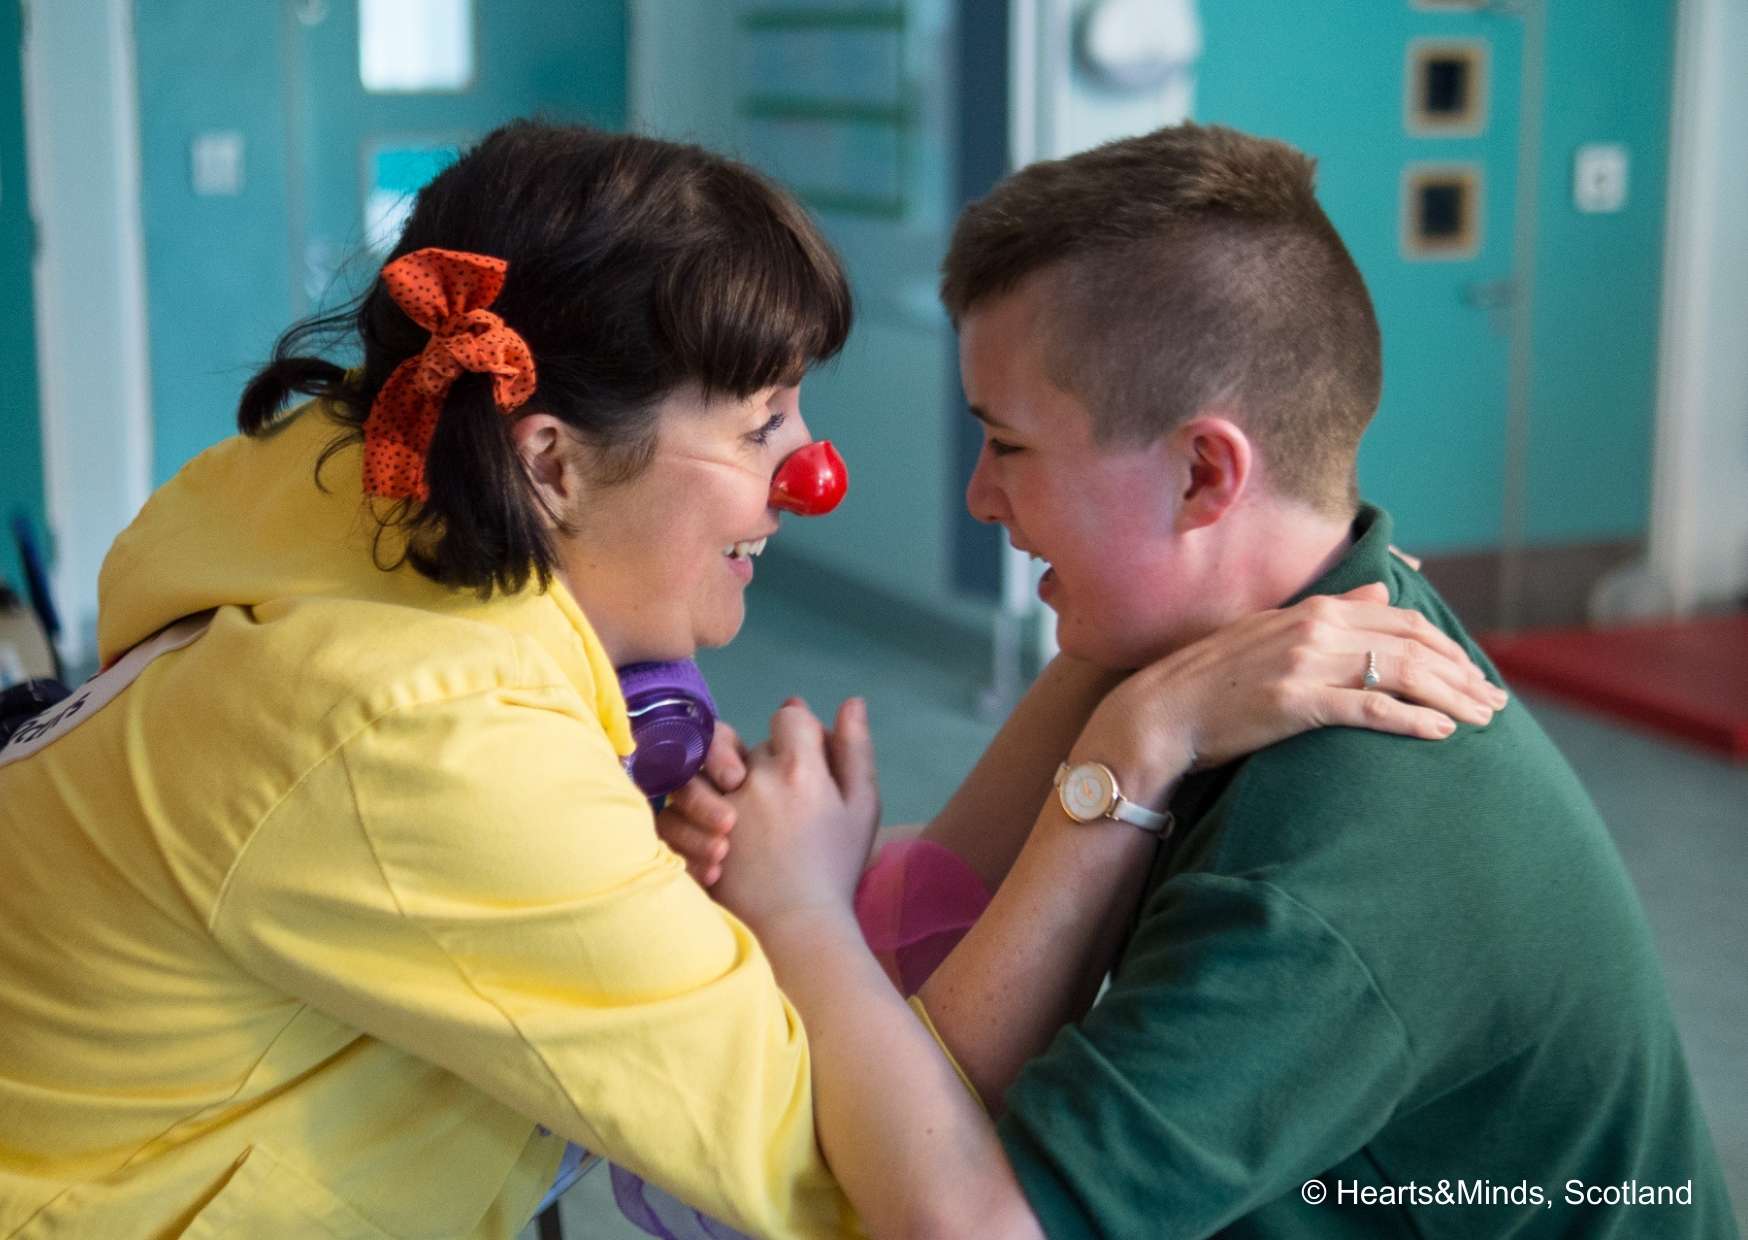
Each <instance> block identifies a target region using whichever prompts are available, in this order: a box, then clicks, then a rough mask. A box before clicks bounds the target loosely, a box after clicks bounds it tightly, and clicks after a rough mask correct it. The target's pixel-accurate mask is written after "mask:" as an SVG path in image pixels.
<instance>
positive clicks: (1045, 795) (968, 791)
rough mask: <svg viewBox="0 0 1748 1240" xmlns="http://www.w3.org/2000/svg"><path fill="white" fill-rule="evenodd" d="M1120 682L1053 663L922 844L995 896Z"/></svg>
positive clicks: (1065, 661) (1100, 672) (1076, 663)
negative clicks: (1060, 771)
mask: <svg viewBox="0 0 1748 1240" xmlns="http://www.w3.org/2000/svg"><path fill="white" fill-rule="evenodd" d="M1122 678H1123V674H1122V673H1119V672H1111V671H1107V670H1106V669H1104V668H1100V667H1095V666H1094V665H1092V664H1090V663H1087V662H1085V661H1083V660H1080V659H1073V658H1070V657H1068V656H1066V655H1058V656H1057V657H1056V658H1054V659H1052V660H1051V661H1050V664H1049V666H1047V667H1046V668H1045V669H1044V670H1043V672H1041V673H1040V674H1039V676H1038V679H1037V680H1036V681H1035V682H1033V684H1032V687H1031V688H1030V689H1029V690H1027V692H1026V695H1025V696H1024V697H1023V698H1021V699H1020V702H1019V705H1018V706H1016V707H1015V708H1014V712H1013V714H1012V715H1010V716H1009V717H1008V720H1007V722H1006V723H1004V724H1003V725H1002V728H1001V731H999V732H997V733H996V736H995V739H994V740H993V741H991V742H990V744H989V748H988V749H986V750H985V751H984V754H983V757H982V758H981V759H979V760H978V763H977V765H976V766H975V767H973V768H972V769H971V773H970V774H969V775H967V776H966V777H965V782H964V783H963V784H961V785H960V786H959V790H958V791H957V792H956V793H954V794H953V798H952V800H950V801H948V802H947V804H946V805H945V806H944V807H943V808H942V809H941V812H940V813H938V814H936V815H935V817H934V819H933V820H932V821H931V822H930V823H929V824H928V825H927V826H926V827H925V828H923V831H922V833H921V834H922V837H923V838H924V839H927V840H932V841H933V842H935V843H937V844H940V845H942V846H943V847H945V848H949V849H951V850H952V851H954V852H955V853H957V854H959V856H960V857H962V858H963V859H964V860H965V862H966V864H968V865H970V866H971V868H972V869H973V870H975V871H976V872H977V874H978V876H979V877H980V878H982V879H983V881H984V883H985V884H986V885H987V886H988V887H989V888H990V890H992V891H993V890H995V889H996V888H998V887H1000V886H1001V883H1002V880H1003V879H1005V878H1006V877H1007V874H1008V870H1009V869H1010V868H1011V867H1012V865H1013V863H1014V858H1015V857H1017V856H1019V853H1020V849H1021V847H1023V846H1024V844H1025V842H1026V834H1027V832H1028V831H1030V830H1031V826H1032V822H1033V820H1034V819H1035V818H1036V817H1037V815H1038V811H1039V808H1040V807H1041V806H1043V805H1044V804H1045V802H1046V801H1047V800H1048V799H1049V797H1050V796H1051V795H1052V787H1051V780H1052V778H1053V777H1054V776H1055V774H1056V767H1057V764H1058V763H1060V762H1061V761H1062V759H1063V758H1064V756H1066V755H1067V753H1068V750H1069V747H1070V746H1071V745H1073V744H1074V739H1075V737H1077V736H1079V735H1080V730H1081V728H1082V727H1084V726H1085V724H1086V721H1087V717H1088V716H1090V715H1091V714H1092V712H1093V708H1094V707H1095V706H1097V705H1098V704H1099V703H1100V702H1101V701H1103V700H1104V696H1105V694H1107V693H1109V692H1110V691H1111V689H1112V688H1113V687H1114V686H1115V685H1116V684H1117V683H1118V682H1119V681H1120V680H1122Z"/></svg>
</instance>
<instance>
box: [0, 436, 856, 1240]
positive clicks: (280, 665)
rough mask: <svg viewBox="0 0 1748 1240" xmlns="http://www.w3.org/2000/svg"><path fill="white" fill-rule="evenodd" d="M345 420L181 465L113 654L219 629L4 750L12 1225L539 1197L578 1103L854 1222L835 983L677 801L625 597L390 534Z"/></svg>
mask: <svg viewBox="0 0 1748 1240" xmlns="http://www.w3.org/2000/svg"><path fill="white" fill-rule="evenodd" d="M334 433H335V425H334V423H333V422H332V421H331V420H330V419H328V418H327V417H326V416H325V415H324V414H323V412H322V411H321V409H320V408H319V406H317V407H307V408H306V409H305V410H304V411H303V412H302V413H301V415H300V416H297V417H296V418H295V419H294V420H292V421H291V422H289V424H288V425H286V426H285V427H284V429H282V430H280V431H279V432H278V433H276V434H274V435H273V436H272V437H270V438H268V439H264V440H242V439H234V440H230V441H228V442H226V443H223V444H220V445H219V446H218V447H215V448H213V449H212V450H210V451H208V452H206V453H204V454H203V455H202V456H200V457H199V458H198V459H197V460H195V461H194V462H192V463H191V464H190V465H189V466H188V467H187V468H185V469H184V470H183V471H182V472H181V473H180V474H178V475H177V477H176V478H175V479H173V480H172V481H171V482H170V483H169V484H168V485H166V486H165V487H164V488H163V489H162V490H160V491H159V492H158V493H157V494H156V495H154V496H153V497H152V499H151V501H150V502H149V503H148V504H147V505H146V507H145V509H144V510H143V511H142V512H141V514H140V516H139V518H138V519H137V520H136V521H135V522H134V523H133V525H132V526H130V527H129V529H128V530H127V531H126V532H125V533H123V534H122V536H121V537H120V538H119V539H118V540H117V541H116V544H115V546H114V548H113V549H112V550H111V552H110V554H109V558H108V559H107V561H106V562H105V564H104V568H103V578H102V592H101V599H102V607H101V621H100V639H101V646H102V653H103V656H104V658H105V659H106V660H108V659H112V658H114V657H115V656H116V655H118V654H119V653H121V652H123V651H125V650H127V649H128V648H130V647H132V646H134V645H135V644H136V643H139V642H141V641H142V640H144V639H146V638H147V637H149V636H150V635H152V634H153V633H154V632H155V631H157V630H158V629H160V628H162V627H163V626H165V625H167V624H169V623H170V622H172V621H174V620H176V619H177V618H179V617H182V616H186V615H190V614H193V613H196V612H200V611H203V610H206V609H208V608H216V609H217V611H216V613H215V615H214V618H213V622H212V625H211V627H210V629H208V631H207V632H206V634H205V635H204V636H202V637H201V638H199V640H197V641H195V642H194V643H193V644H192V645H190V646H188V647H186V648H184V649H181V650H178V651H175V652H173V653H169V654H165V655H163V656H162V657H160V658H158V659H157V660H156V661H154V662H153V663H151V664H150V665H148V666H147V667H146V669H145V671H144V672H143V673H142V674H141V675H140V676H139V679H138V680H137V681H135V682H134V683H133V684H132V686H131V687H130V688H128V689H127V690H125V691H124V692H123V693H122V694H121V696H119V697H118V698H116V699H115V700H114V701H113V702H111V703H110V704H109V705H107V706H104V707H101V708H100V709H98V710H97V711H96V712H95V713H93V714H91V715H90V716H89V718H87V719H86V720H85V721H83V722H81V723H80V724H79V725H78V726H76V727H74V728H73V729H72V730H71V731H69V732H67V733H66V734H65V735H63V736H61V737H60V738H59V739H56V740H54V741H53V742H52V743H50V744H49V745H48V746H47V747H46V748H44V749H42V750H41V751H40V752H39V753H36V754H35V755H33V756H30V757H27V758H24V759H23V760H20V761H16V762H14V763H12V764H11V765H9V766H6V767H4V768H0V893H3V894H0V1236H6V1237H14V1236H16V1237H25V1236H31V1237H35V1236H91V1237H100V1238H101V1240H120V1238H123V1237H132V1236H178V1235H187V1236H215V1235H233V1234H234V1235H245V1236H261V1237H279V1236H303V1235H322V1236H358V1237H380V1236H385V1235H386V1236H407V1237H411V1236H430V1237H438V1236H444V1237H451V1236H455V1237H459V1236H510V1235H513V1234H514V1233H515V1232H516V1231H517V1229H518V1228H520V1227H521V1226H522V1225H523V1224H524V1223H525V1222H526V1221H527V1218H528V1216H529V1214H530V1212H531V1211H532V1209H533V1207H534V1204H535V1203H536V1202H537V1201H538V1200H539V1197H540V1195H541V1193H542V1192H543V1191H544V1190H545V1188H546V1187H547V1185H548V1182H549V1180H550V1178H551V1176H552V1174H553V1172H554V1171H555V1169H556V1168H557V1165H558V1161H559V1158H560V1155H561V1153H562V1148H563V1141H562V1140H561V1138H569V1139H571V1140H574V1141H577V1142H580V1143H581V1144H583V1145H585V1146H587V1147H588V1148H589V1149H591V1150H593V1151H595V1152H597V1153H600V1154H603V1155H605V1156H606V1157H608V1158H611V1159H613V1160H614V1161H616V1162H618V1163H620V1164H622V1165H623V1166H625V1167H628V1168H630V1169H631V1170H633V1171H636V1172H638V1173H639V1174H640V1175H643V1176H644V1177H646V1178H647V1179H649V1180H650V1181H652V1182H653V1183H656V1184H658V1185H660V1186H662V1187H663V1188H666V1189H668V1190H669V1191H671V1192H673V1193H674V1194H676V1195H677V1196H679V1197H681V1198H683V1199H685V1200H687V1201H689V1202H691V1203H692V1204H694V1205H696V1206H698V1207H699V1208H701V1209H703V1210H705V1211H707V1212H709V1213H711V1214H713V1215H715V1216H717V1217H719V1218H722V1219H724V1220H726V1221H728V1222H731V1223H733V1224H734V1225H736V1226H738V1227H740V1228H742V1229H743V1230H746V1231H749V1232H752V1233H755V1234H759V1235H772V1236H789V1235H794V1236H813V1235H839V1234H843V1233H845V1232H846V1231H851V1230H854V1229H855V1226H856V1224H855V1221H854V1219H853V1217H852V1216H851V1214H850V1211H849V1206H848V1204H847V1203H846V1201H845V1199H844V1198H843V1196H842V1194H841V1192H840V1190H839V1189H838V1188H837V1186H836V1185H835V1183H834V1182H833V1181H832V1179H831V1178H830V1175H829V1173H828V1172H827V1170H826V1168H825V1166H824V1163H823V1161H822V1159H821V1156H820V1153H819V1150H818V1147H817V1145H816V1143H815V1139H814V1130H813V1106H812V1096H811V1092H810V1084H809V1077H808V1050H807V1040H806V1037H805V1034H804V1033H803V1030H802V1028H801V1024H800V1021H799V1019H798V1018H797V1016H796V1014H795V1012H794V1010H793V1009H792V1008H791V1007H790V1006H789V1004H788V1002H787V1001H786V1000H785V999H784V997H783V996H782V994H781V993H780V992H779V991H778V989H777V986H776V983H775V981H774V979H773V978H772V975H771V970H770V967H769V965H768V963H767V961H766V960H765V957H764V955H763V954H762V953H761V951H760V949H759V945H758V943H757V942H756V941H755V940H754V939H753V937H752V935H751V934H750V933H749V932H748V931H747V929H746V928H745V927H744V926H743V925H742V924H741V923H740V922H739V921H737V920H736V919H735V918H734V917H732V916H731V915H729V914H728V913H726V912H725V911H723V910H722V909H721V908H719V907H718V906H716V905H715V904H713V903H712V902H711V901H710V900H709V899H708V898H707V897H706V896H705V894H704V893H703V892H702V891H701V890H700V889H699V888H698V887H697V886H696V885H695V884H694V883H692V882H691V880H690V879H688V878H687V876H686V873H685V870H684V868H683V866H682V864H681V862H680V861H679V859H678V858H677V857H675V856H674V855H673V854H672V853H671V852H669V851H668V850H667V849H666V848H665V847H664V846H663V845H662V844H661V843H660V842H659V841H658V840H657V838H656V836H655V834H654V831H653V827H652V822H651V817H650V813H649V809H648V807H647V805H646V804H645V802H644V801H643V800H642V798H641V797H640V796H639V794H638V792H637V790H636V788H635V787H634V786H633V785H632V784H631V782H630V780H629V779H628V778H627V777H626V776H625V774H624V772H623V770H622V767H621V765H620V758H621V756H622V755H624V754H625V753H627V752H628V751H629V750H630V748H631V740H630V732H629V727H628V723H627V719H626V715H625V705H624V701H623V699H622V698H621V696H620V693H619V687H618V682H617V679H616V677H615V675H614V672H613V669H612V667H611V666H609V664H608V662H607V659H606V655H605V652H604V651H603V650H602V648H601V645H600V643H599V641H598V640H597V638H596V636H595V634H594V632H593V631H592V630H591V628H590V626H589V623H588V621H587V619H586V618H585V617H584V616H583V615H582V613H581V612H580V611H579V610H578V608H577V606H576V604H575V602H574V600H573V599H572V598H571V597H570V596H569V595H568V594H567V593H566V592H565V590H564V589H563V588H562V587H559V586H557V585H556V584H555V585H554V586H553V588H552V589H550V590H549V591H548V592H546V593H544V594H540V593H536V592H534V591H533V590H530V591H528V592H526V593H523V594H520V595H517V596H515V597H504V596H501V595H500V596H498V597H497V598H495V599H493V600H492V601H490V602H481V601H480V600H479V599H478V598H477V597H475V596H473V595H472V594H469V593H466V592H461V593H457V592H452V591H446V590H444V589H442V588H440V587H438V586H436V585H434V584H432V583H431V582H429V581H427V580H426V579H424V578H423V577H421V576H419V575H418V574H417V573H415V572H413V571H412V570H411V569H410V568H402V569H399V570H397V571H393V572H385V571H383V570H381V569H379V568H378V567H377V566H376V564H375V562H374V561H373V536H374V534H375V530H376V527H375V524H374V523H373V522H372V521H371V520H370V519H369V517H368V514H367V513H366V512H365V511H364V509H363V507H362V505H361V501H360V498H359V496H360V490H359V453H358V450H357V448H356V447H351V448H348V449H346V450H344V451H342V452H341V453H339V454H338V455H336V456H334V457H333V458H332V459H330V460H329V461H328V462H327V464H326V465H325V466H324V468H323V472H322V483H323V485H324V486H325V488H326V489H325V491H324V490H323V489H320V488H318V487H317V485H316V483H315V479H314V469H315V464H316V459H317V457H318V456H319V455H320V453H321V450H322V448H323V447H324V446H325V445H326V444H327V443H328V441H329V440H330V439H331V438H332V437H333V435H334ZM391 550H392V547H390V546H387V545H385V546H384V547H383V548H382V549H381V550H380V551H378V552H377V553H376V554H378V555H380V554H382V553H383V552H387V551H391ZM536 1125H543V1126H544V1127H545V1128H546V1129H549V1130H551V1133H552V1134H555V1135H547V1134H546V1133H543V1132H539V1131H537V1128H536Z"/></svg>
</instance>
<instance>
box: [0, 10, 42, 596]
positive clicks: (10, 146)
mask: <svg viewBox="0 0 1748 1240" xmlns="http://www.w3.org/2000/svg"><path fill="white" fill-rule="evenodd" d="M23 27H24V23H23V19H22V14H21V12H20V9H19V5H18V3H17V0H7V2H6V3H0V376H3V377H4V381H5V387H4V396H3V397H0V579H3V580H5V581H8V582H10V583H11V584H12V586H13V588H14V589H15V590H18V591H19V593H20V594H22V593H23V590H24V574H23V571H22V569H21V567H20V565H19V563H18V556H17V553H16V551H15V549H14V547H13V545H12V535H11V530H10V526H11V520H12V516H13V514H14V513H15V512H20V511H22V512H24V513H25V514H26V515H27V516H28V517H29V519H30V521H31V524H32V525H34V526H35V527H36V530H37V533H38V537H41V536H42V531H43V530H44V529H45V528H46V527H47V514H46V507H45V500H44V491H43V472H42V468H43V461H42V421H41V415H40V413H39V411H38V409H37V389H36V317H35V313H34V306H35V302H36V297H35V293H34V292H33V288H32V284H31V273H30V266H31V258H32V255H33V251H34V249H35V244H36V242H35V227H34V225H33V224H32V223H31V217H30V199H29V196H28V195H27V194H26V192H25V184H26V181H25V161H24V80H23V72H22V68H23V57H22V54H21V51H22V40H23V35H24V28H23Z"/></svg>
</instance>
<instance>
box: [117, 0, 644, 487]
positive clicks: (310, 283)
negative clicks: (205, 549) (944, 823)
mask: <svg viewBox="0 0 1748 1240" xmlns="http://www.w3.org/2000/svg"><path fill="white" fill-rule="evenodd" d="M295 7H296V6H293V5H244V4H223V5H215V4H212V3H211V2H210V0H137V7H136V21H135V24H136V35H137V40H138V80H139V90H140V148H141V149H140V159H141V165H142V167H141V175H142V182H143V203H142V208H143V211H142V214H143V217H144V224H145V233H146V278H147V303H148V312H149V321H150V337H151V366H152V419H153V482H154V485H155V484H157V483H161V482H163V481H164V480H165V479H167V478H168V477H169V476H170V475H171V474H173V473H175V471H176V470H177V469H178V468H180V467H181V465H182V464H183V463H184V462H185V461H187V460H188V458H189V457H191V456H193V455H194V454H196V453H197V452H199V451H201V450H202V449H204V448H206V447H207V446H209V445H210V444H212V443H214V442H215V441H217V440H219V439H221V438H223V437H224V436H226V435H228V434H230V433H232V432H233V430H234V429H235V425H236V423H235V415H236V402H237V396H238V394H239V393H240V391H241V388H242V385H243V384H244V383H245V382H246V381H247V379H248V377H249V375H250V374H251V373H252V371H253V369H254V368H255V367H256V366H257V365H259V364H260V362H262V361H263V360H264V359H265V358H266V357H267V355H268V353H269V352H270V350H271V348H272V345H273V341H274V338H275V336H276V335H277V334H278V333H279V332H280V331H281V330H282V329H284V328H285V327H286V326H287V325H288V324H289V323H290V322H291V321H292V320H293V319H294V318H296V317H298V316H299V315H300V314H302V313H305V312H307V307H308V306H309V305H310V304H311V302H312V300H315V299H320V298H322V296H323V285H324V284H325V283H326V278H327V276H328V275H331V274H332V273H331V271H330V270H327V269H325V268H323V266H322V263H323V262H325V261H326V258H324V259H322V260H321V261H318V262H316V263H312V262H311V261H310V250H309V243H311V242H315V243H317V245H318V248H322V252H323V253H324V254H325V255H332V256H335V257H347V256H352V257H351V264H350V267H349V268H348V270H347V274H348V275H351V276H353V277H354V278H356V275H357V273H358V272H360V271H364V270H365V269H367V268H372V267H373V264H372V263H371V262H370V260H369V257H368V256H363V257H362V258H359V257H356V256H355V252H356V251H357V249H358V248H359V245H360V242H361V240H362V222H361V221H362V188H363V180H364V176H365V169H364V166H363V165H364V153H363V148H364V146H365V145H366V144H367V143H374V142H379V141H386V142H392V143H395V144H397V145H403V144H404V145H417V144H418V143H420V142H422V141H442V142H454V141H466V140H468V139H470V138H473V137H478V136H481V135H483V134H484V133H485V132H487V131H488V130H490V129H491V128H493V127H494V126H496V125H498V124H500V123H502V122H503V121H506V120H509V119H511V118H513V117H516V116H522V115H530V114H535V113H539V114H541V115H544V116H548V117H551V118H553V119H560V120H588V121H592V122H594V123H596V124H600V125H605V126H610V127H617V126H620V125H622V124H623V123H624V117H625V74H626V66H625V61H626V25H625V23H626V18H625V5H624V2H623V0H590V2H589V3H586V4H576V3H566V4H555V3H550V2H549V0H476V3H475V22H476V36H477V42H476V47H475V77H474V82H473V84H472V86H471V87H470V88H468V89H467V90H464V91H461V92H458V93H433V94H428V95H425V94H420V95H392V96H391V95H371V94H369V93H367V92H366V91H365V90H364V89H363V87H362V85H361V84H360V82H359V79H358V43H357V29H358V19H357V7H356V0H329V3H328V4H327V6H326V17H325V19H324V20H323V21H322V22H321V23H320V24H318V25H316V26H314V27H309V26H305V25H304V24H302V23H301V22H299V21H297V20H296V19H295V17H293V16H292V10H293V9H294V8H295ZM208 129H234V130H240V131H241V132H242V133H243V134H244V138H245V143H246V157H245V162H246V178H247V179H246V182H245V185H244V189H243V192H242V193H241V194H240V195H238V196H236V197H197V196H196V195H195V194H194V193H193V190H192V187H191V184H190V175H189V150H190V142H191V141H192V139H193V137H194V135H195V134H197V133H198V132H200V131H202V130H208ZM323 247H325V248H323ZM312 290H313V291H312Z"/></svg>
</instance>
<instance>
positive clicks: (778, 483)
mask: <svg viewBox="0 0 1748 1240" xmlns="http://www.w3.org/2000/svg"><path fill="white" fill-rule="evenodd" d="M849 489H850V473H849V470H847V469H846V468H845V467H844V458H843V457H841V456H839V455H838V450H837V449H836V448H834V447H832V446H831V441H830V440H826V439H821V440H817V441H815V442H814V443H810V444H808V445H807V446H806V447H805V448H797V449H796V450H795V451H794V452H791V453H790V454H789V455H788V457H786V458H785V459H784V461H783V463H782V464H781V465H779V466H778V467H777V476H776V477H775V478H773V479H771V498H770V499H769V500H768V501H767V502H768V503H769V504H770V505H771V507H773V508H781V509H782V510H783V511H784V512H793V513H796V514H797V515H799V516H803V517H823V516H824V515H825V514H826V513H828V512H830V511H831V510H832V509H834V508H836V507H837V506H838V503H839V501H841V500H842V499H843V498H844V492H845V491H848V490H849Z"/></svg>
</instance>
